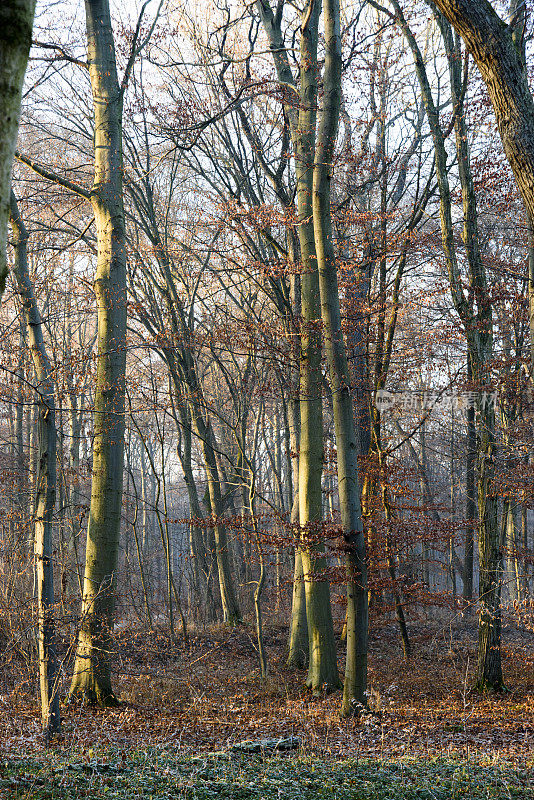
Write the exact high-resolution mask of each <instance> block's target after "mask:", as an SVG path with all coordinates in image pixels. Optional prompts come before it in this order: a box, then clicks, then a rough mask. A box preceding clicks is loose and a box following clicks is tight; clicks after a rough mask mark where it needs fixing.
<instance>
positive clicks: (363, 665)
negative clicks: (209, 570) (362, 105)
mask: <svg viewBox="0 0 534 800" xmlns="http://www.w3.org/2000/svg"><path fill="white" fill-rule="evenodd" d="M324 31H325V42H326V61H325V70H324V81H323V86H324V93H323V114H322V117H321V122H320V126H319V133H318V138H317V146H316V153H315V164H314V175H313V225H314V234H315V246H316V251H317V264H318V270H319V287H320V295H321V314H322V319H323V325H324V333H325V344H326V355H327V360H328V368H329V374H330V385H331V389H332V404H333V412H334V424H335V432H336V445H337V476H338V491H339V504H340V511H341V520H342V525H343V538H344V540H345V548H346V567H347V660H346V668H345V683H344V689H343V706H342V713H343V714H344V715H348V714H350V713H351V712H352V711H353V710H354V708H355V704H359V705H363V706H365V705H367V697H366V693H367V636H368V632H367V628H368V607H367V563H366V552H365V536H364V533H363V525H362V513H361V505H360V488H359V481H358V460H357V459H358V441H357V437H356V430H355V426H354V412H353V405H352V397H351V394H350V378H349V370H348V364H347V357H346V351H345V342H344V338H343V331H342V328H341V313H340V307H339V289H338V282H337V268H336V256H335V249H334V242H333V231H332V218H331V208H330V180H331V172H332V159H333V152H334V144H335V140H336V133H337V126H338V120H339V110H340V104H341V33H340V14H339V2H338V0H325V2H324Z"/></svg>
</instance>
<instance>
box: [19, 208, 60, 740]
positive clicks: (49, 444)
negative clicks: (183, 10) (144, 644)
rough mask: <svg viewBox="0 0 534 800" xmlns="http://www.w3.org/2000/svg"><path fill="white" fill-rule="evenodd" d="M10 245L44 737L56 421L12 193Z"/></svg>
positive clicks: (51, 648)
mask: <svg viewBox="0 0 534 800" xmlns="http://www.w3.org/2000/svg"><path fill="white" fill-rule="evenodd" d="M10 205H11V222H12V227H13V239H14V247H15V264H14V267H13V273H14V275H15V278H16V281H17V287H18V292H19V295H20V299H21V303H22V308H23V312H24V317H25V320H26V325H27V327H28V340H29V346H30V352H31V356H32V361H33V366H34V369H35V376H36V378H37V384H38V389H37V395H38V401H37V405H38V418H37V447H38V456H37V476H36V492H35V497H36V503H35V535H34V552H35V572H36V587H37V610H38V618H39V682H40V690H41V716H42V721H43V728H44V731H45V734H46V735H47V736H49V735H50V734H51V733H57V732H58V731H59V730H60V726H61V720H60V714H59V685H58V662H57V656H56V646H55V634H54V565H53V561H52V553H53V544H52V524H53V517H54V509H55V505H56V441H57V437H56V422H55V397H54V381H53V377H52V366H51V363H50V359H49V357H48V353H47V351H46V347H45V343H44V338H43V328H42V323H41V315H40V313H39V308H38V306H37V299H36V297H35V292H34V288H33V285H32V283H31V280H30V274H29V269H28V254H27V241H28V232H27V230H26V227H25V225H24V222H23V220H22V217H21V216H20V213H19V209H18V206H17V201H16V199H15V195H14V194H13V193H11V203H10Z"/></svg>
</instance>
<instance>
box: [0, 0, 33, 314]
mask: <svg viewBox="0 0 534 800" xmlns="http://www.w3.org/2000/svg"><path fill="white" fill-rule="evenodd" d="M34 13H35V0H10V1H9V2H5V3H1V4H0V119H1V120H2V133H1V135H0V300H1V299H2V295H3V294H4V289H5V287H6V279H7V272H8V268H7V258H6V243H7V227H8V222H9V217H10V213H11V212H10V193H11V173H12V170H13V158H14V156H15V148H16V146H17V135H18V130H19V118H20V102H21V98H22V84H23V83H24V75H25V73H26V66H27V64H28V55H29V52H30V45H31V41H32V30H33V17H34Z"/></svg>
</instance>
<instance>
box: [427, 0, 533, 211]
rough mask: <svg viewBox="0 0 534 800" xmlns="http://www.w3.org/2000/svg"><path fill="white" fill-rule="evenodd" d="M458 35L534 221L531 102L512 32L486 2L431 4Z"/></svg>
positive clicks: (442, 0) (442, 1) (440, 1)
mask: <svg viewBox="0 0 534 800" xmlns="http://www.w3.org/2000/svg"><path fill="white" fill-rule="evenodd" d="M434 2H435V5H436V6H437V7H438V8H439V10H440V11H441V12H442V13H443V14H444V16H445V17H446V18H447V19H448V20H449V22H450V23H451V24H452V25H453V26H454V28H455V29H456V30H457V31H458V33H459V34H460V36H461V37H462V39H463V40H464V42H465V45H466V47H467V49H468V50H469V52H470V53H471V55H472V56H473V58H474V59H475V61H476V64H477V66H478V68H479V70H480V73H481V75H482V78H483V79H484V82H485V84H486V87H487V89H488V94H489V97H490V100H491V104H492V106H493V110H494V112H495V117H496V119H497V126H498V128H499V134H500V136H501V139H502V143H503V147H504V152H505V153H506V157H507V159H508V162H509V164H510V167H511V168H512V172H513V173H514V177H515V179H516V182H517V185H518V188H519V191H520V192H521V196H522V197H523V201H524V203H525V206H526V208H527V210H528V213H529V215H530V217H531V218H534V101H533V99H532V95H531V93H530V89H529V85H528V78H527V75H526V73H525V70H524V66H523V59H522V54H521V48H520V47H517V45H516V43H515V42H514V28H513V27H512V26H510V25H506V23H505V22H503V21H502V19H501V18H500V17H499V16H498V14H497V13H496V11H495V10H494V8H493V7H492V5H491V4H490V3H489V2H488V0H434Z"/></svg>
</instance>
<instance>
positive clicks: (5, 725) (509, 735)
mask: <svg viewBox="0 0 534 800" xmlns="http://www.w3.org/2000/svg"><path fill="white" fill-rule="evenodd" d="M410 630H411V635H412V644H413V649H414V653H413V656H412V658H411V659H410V662H409V663H407V662H406V661H404V659H403V658H402V654H401V650H400V646H399V637H398V634H397V630H396V628H395V627H394V626H393V625H382V627H380V628H378V629H377V628H376V627H375V628H374V633H373V635H372V637H371V642H370V663H369V685H370V708H371V712H372V713H369V714H365V715H362V716H360V717H359V718H355V719H350V720H343V719H341V718H340V716H339V706H340V694H339V692H338V693H334V694H331V695H327V696H325V697H322V698H318V699H313V698H311V696H310V695H309V694H308V692H307V691H306V689H305V687H304V679H305V673H304V672H300V673H295V672H292V671H290V670H288V669H287V668H286V667H285V664H284V654H285V644H286V628H285V627H282V626H281V625H271V626H270V627H269V628H268V629H267V631H266V634H265V642H266V646H267V651H268V656H269V677H268V678H267V680H266V681H265V682H262V681H261V680H260V676H259V672H258V664H257V654H256V650H255V643H254V634H253V628H252V626H251V625H247V624H245V625H243V626H240V627H238V628H235V629H233V630H228V629H223V628H215V629H210V630H207V631H202V632H200V631H199V632H194V631H193V632H192V633H191V634H190V638H189V642H188V644H187V645H185V644H184V643H183V642H181V641H178V642H177V643H176V644H173V643H172V642H171V641H170V640H169V638H168V637H166V636H164V635H162V634H150V635H148V636H147V635H146V634H144V633H141V632H138V633H132V632H131V631H130V632H128V633H127V632H123V634H121V638H122V642H121V643H120V648H119V650H118V657H117V680H116V683H117V687H118V691H119V694H120V698H121V701H122V703H121V706H120V707H119V708H118V709H111V710H106V711H94V710H91V709H88V708H84V707H79V706H78V707H71V706H68V707H65V708H64V709H63V733H62V736H61V738H60V739H59V740H58V741H57V742H55V743H53V745H52V746H51V747H48V748H45V747H44V745H43V742H42V737H41V735H40V732H39V731H40V723H39V713H38V708H37V705H36V701H35V698H34V697H33V696H31V695H30V692H29V689H27V690H25V689H24V686H22V687H19V688H18V689H17V690H16V691H10V692H8V693H7V694H6V695H4V696H1V697H0V797H2V798H3V797H9V798H14V800H15V798H17V799H18V798H27V799H28V800H30V798H35V800H37V799H38V798H39V799H41V798H42V799H43V800H44V798H58V799H59V798H77V797H95V798H104V797H106V798H120V800H122V799H123V798H124V800H126V798H130V797H132V796H135V795H137V797H139V798H143V800H144V798H147V800H149V799H151V800H156V799H157V798H158V799H159V798H167V797H168V798H171V797H172V798H198V799H199V800H207V799H208V798H238V799H239V800H241V799H242V800H245V798H251V800H252V798H265V800H271V798H277V800H284V798H288V800H289V798H299V800H304V799H307V798H310V800H311V798H327V797H328V798H334V799H336V800H348V798H351V800H367V798H369V800H371V798H376V800H400V799H401V798H402V799H403V800H404V798H427V799H428V800H436V798H437V800H445V799H446V798H447V799H448V798H464V797H465V798H474V800H477V799H478V798H497V797H498V798H500V797H502V798H510V797H514V798H532V799H533V800H534V633H532V632H531V631H529V630H527V629H525V628H519V627H517V626H515V625H510V626H508V627H507V628H506V629H505V632H504V664H503V666H504V672H505V680H506V684H507V687H508V692H506V693H505V694H503V695H497V696H483V697H481V696H479V695H477V694H475V693H473V692H472V691H471V686H472V685H473V674H474V668H475V666H476V625H475V623H474V621H470V622H469V621H467V622H466V621H462V622H460V623H457V624H455V625H451V624H446V623H445V622H443V623H437V622H433V623H423V622H419V623H412V625H411V628H410ZM342 662H343V651H342V648H341V647H340V669H341V668H342ZM278 737H284V738H288V737H296V738H298V745H299V746H298V748H297V749H296V750H294V751H290V752H288V753H279V754H274V755H273V754H272V753H269V752H266V751H264V752H260V753H257V754H254V753H248V752H244V751H243V750H239V749H236V745H237V744H239V743H241V742H243V741H244V740H254V741H255V740H260V739H265V738H268V739H273V738H274V739H277V738H278ZM293 742H295V739H293Z"/></svg>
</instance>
